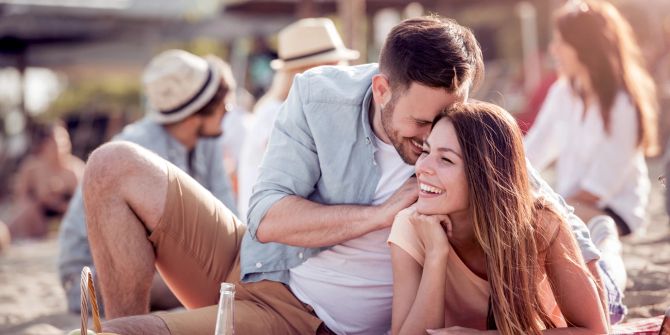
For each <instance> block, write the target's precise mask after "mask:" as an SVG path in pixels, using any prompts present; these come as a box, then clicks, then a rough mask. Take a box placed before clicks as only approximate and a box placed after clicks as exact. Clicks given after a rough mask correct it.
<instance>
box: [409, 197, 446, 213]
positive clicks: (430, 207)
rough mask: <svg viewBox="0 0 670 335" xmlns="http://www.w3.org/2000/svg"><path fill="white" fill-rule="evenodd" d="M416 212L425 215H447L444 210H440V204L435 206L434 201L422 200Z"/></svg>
mask: <svg viewBox="0 0 670 335" xmlns="http://www.w3.org/2000/svg"><path fill="white" fill-rule="evenodd" d="M416 211H417V212H418V213H419V214H423V215H436V214H446V213H444V209H443V208H440V206H438V204H434V203H432V201H427V200H423V199H421V198H419V200H418V201H417V202H416Z"/></svg>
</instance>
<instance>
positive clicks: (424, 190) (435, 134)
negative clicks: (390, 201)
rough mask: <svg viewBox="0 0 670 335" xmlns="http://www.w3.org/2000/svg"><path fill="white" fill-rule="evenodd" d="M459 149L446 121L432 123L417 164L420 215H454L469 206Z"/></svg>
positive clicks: (466, 184) (444, 119) (450, 124)
mask: <svg viewBox="0 0 670 335" xmlns="http://www.w3.org/2000/svg"><path fill="white" fill-rule="evenodd" d="M464 163H465V162H464V161H463V155H462V152H461V146H460V145H459V143H458V138H457V137H456V131H455V129H454V125H453V124H452V123H451V121H450V120H449V119H447V118H442V119H441V120H440V121H438V122H437V124H435V127H433V130H432V131H431V133H430V135H429V136H428V139H426V141H424V144H423V151H422V153H421V155H420V156H419V159H418V160H417V162H416V176H417V179H418V182H419V200H418V201H417V207H416V208H417V211H418V212H419V213H421V214H456V213H458V212H463V211H466V210H467V209H468V207H469V202H468V199H469V193H468V183H467V179H466V176H465V165H464Z"/></svg>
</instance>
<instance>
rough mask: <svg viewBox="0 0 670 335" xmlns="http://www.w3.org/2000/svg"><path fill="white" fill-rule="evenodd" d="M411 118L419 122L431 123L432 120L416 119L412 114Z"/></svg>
mask: <svg viewBox="0 0 670 335" xmlns="http://www.w3.org/2000/svg"><path fill="white" fill-rule="evenodd" d="M412 120H414V121H415V122H419V123H433V121H431V120H423V119H417V118H415V117H413V116H412Z"/></svg>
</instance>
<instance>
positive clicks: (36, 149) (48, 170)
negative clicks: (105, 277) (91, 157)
mask: <svg viewBox="0 0 670 335" xmlns="http://www.w3.org/2000/svg"><path fill="white" fill-rule="evenodd" d="M31 147H32V153H31V155H30V156H28V157H27V158H26V159H25V161H24V162H23V163H22V164H21V165H20V166H19V169H18V172H17V174H16V177H15V182H14V196H15V199H14V202H13V204H12V207H13V210H14V216H13V218H12V219H11V220H10V221H9V223H8V224H9V231H10V234H11V236H12V239H14V240H16V239H17V238H18V239H20V238H42V237H45V236H46V235H47V233H48V232H49V224H50V223H51V219H56V218H60V217H62V216H63V214H64V213H65V211H66V210H67V208H68V203H69V202H70V199H71V198H72V195H73V194H74V193H75V189H76V188H77V185H78V184H79V181H81V178H82V176H83V173H84V162H82V160H81V159H79V158H77V157H75V156H74V155H72V152H71V150H72V143H71V142H70V135H69V134H68V132H67V129H65V126H64V125H63V123H62V122H60V121H57V122H54V123H50V124H37V125H36V126H35V129H34V130H33V134H32V140H31Z"/></svg>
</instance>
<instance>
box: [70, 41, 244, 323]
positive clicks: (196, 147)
mask: <svg viewBox="0 0 670 335" xmlns="http://www.w3.org/2000/svg"><path fill="white" fill-rule="evenodd" d="M143 84H144V89H145V95H146V97H147V100H148V103H149V112H148V114H147V116H146V117H145V118H143V119H141V120H139V121H137V122H135V123H132V124H130V125H128V126H126V127H125V128H124V129H123V131H122V132H121V133H120V134H118V135H116V136H115V137H114V139H113V141H129V142H133V143H136V144H138V145H141V146H142V147H144V148H146V149H149V150H151V151H152V152H154V153H156V154H157V155H159V156H160V157H162V158H163V159H166V160H167V161H169V162H171V163H172V164H174V165H175V166H177V167H178V168H179V169H181V170H183V171H185V172H186V173H187V174H188V175H189V176H192V177H193V178H194V179H195V180H196V181H197V182H198V183H199V184H201V185H202V186H203V187H204V188H205V189H206V190H207V191H208V192H211V194H212V195H213V196H214V197H215V198H216V199H217V200H219V201H221V202H223V203H224V204H226V205H227V206H229V208H235V207H234V206H235V203H234V200H233V193H232V188H231V186H230V182H229V180H228V178H227V177H226V176H227V174H226V171H225V168H224V166H223V150H222V148H223V147H222V138H221V136H220V135H222V128H221V119H222V118H223V117H224V115H225V114H227V110H228V108H229V107H228V106H230V103H231V102H232V98H233V97H232V95H233V93H234V92H235V80H234V79H233V76H232V72H231V71H230V67H229V66H228V64H226V63H225V62H224V61H223V60H221V59H219V58H217V57H213V56H207V57H205V58H203V57H199V56H196V55H194V54H191V53H189V52H186V51H183V50H167V51H164V52H162V53H160V54H158V55H156V56H155V57H154V58H153V59H152V60H151V62H150V63H149V64H148V65H147V67H146V69H145V71H144V77H143ZM59 242H60V255H59V258H58V270H59V273H60V277H61V282H62V283H63V287H64V289H65V292H66V297H67V301H68V309H69V310H70V311H75V312H76V311H79V309H80V290H79V285H78V284H79V275H80V272H81V269H82V268H83V267H84V266H89V267H91V268H92V270H94V271H95V267H93V257H92V256H91V249H90V246H89V243H88V231H87V229H86V218H85V215H84V202H83V197H82V193H81V189H78V190H77V192H76V193H75V196H74V198H73V199H72V202H71V204H70V209H69V210H68V211H67V213H66V214H65V217H64V218H63V224H62V226H61V230H60V235H59ZM176 306H180V304H179V302H178V301H177V300H176V299H175V298H174V296H173V295H172V294H171V293H170V291H169V290H168V288H167V287H166V286H165V283H163V281H162V280H161V279H160V276H158V275H156V276H154V278H153V284H152V292H151V307H152V308H153V309H170V308H174V307H176Z"/></svg>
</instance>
